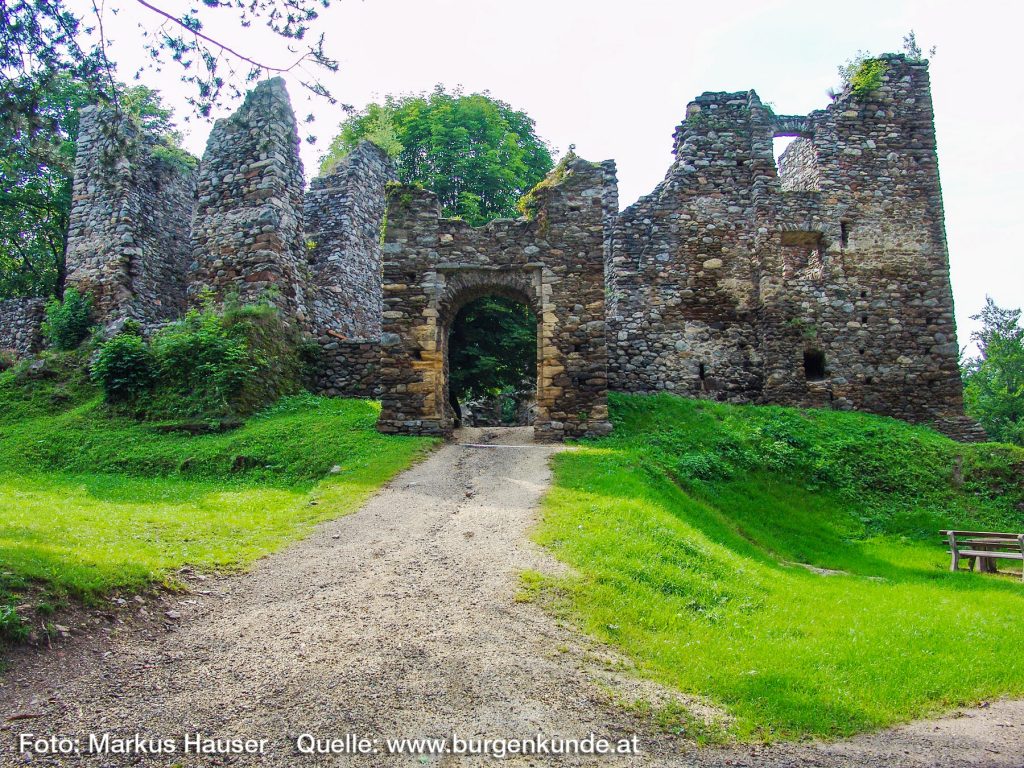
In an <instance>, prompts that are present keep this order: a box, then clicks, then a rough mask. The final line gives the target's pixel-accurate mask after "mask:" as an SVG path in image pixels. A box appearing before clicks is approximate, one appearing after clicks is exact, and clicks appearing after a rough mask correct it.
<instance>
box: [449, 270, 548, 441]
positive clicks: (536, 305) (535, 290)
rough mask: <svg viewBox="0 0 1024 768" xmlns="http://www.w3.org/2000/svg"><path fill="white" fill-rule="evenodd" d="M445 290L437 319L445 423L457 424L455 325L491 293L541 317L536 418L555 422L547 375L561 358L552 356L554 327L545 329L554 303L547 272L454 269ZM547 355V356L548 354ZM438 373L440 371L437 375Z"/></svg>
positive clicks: (538, 317)
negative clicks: (547, 292)
mask: <svg viewBox="0 0 1024 768" xmlns="http://www.w3.org/2000/svg"><path fill="white" fill-rule="evenodd" d="M444 285H445V287H444V289H443V290H442V291H441V292H440V294H439V298H438V307H437V309H438V314H437V319H436V328H437V331H436V333H437V343H438V349H439V351H440V355H439V357H440V361H441V363H442V367H441V370H440V373H439V378H437V379H436V380H437V383H438V386H439V391H438V396H439V397H440V398H441V402H442V408H443V409H444V414H445V423H446V424H447V423H449V422H451V423H454V418H455V414H454V413H453V412H452V407H451V396H450V391H449V390H450V387H451V350H450V348H449V340H450V335H451V329H452V325H453V324H454V323H455V319H456V317H458V314H459V311H460V310H461V309H462V308H463V307H465V306H466V305H467V304H470V303H471V302H473V301H475V300H477V299H482V298H485V297H487V296H501V297H504V298H507V299H511V300H512V301H516V302H519V303H520V304H523V305H525V306H527V307H528V308H529V309H530V311H531V312H532V313H533V314H534V316H535V317H536V318H537V326H536V329H535V333H536V360H537V378H536V384H535V388H536V395H537V414H536V421H537V422H539V423H541V424H546V423H548V422H550V421H551V418H550V412H551V408H552V406H553V405H554V399H555V398H554V396H555V394H556V392H554V391H553V379H552V377H551V376H550V375H545V372H546V371H551V370H553V369H554V368H555V367H556V365H557V360H554V359H552V356H553V353H554V351H555V347H554V345H553V343H552V338H551V333H550V327H549V328H548V329H547V331H546V330H545V327H544V323H543V322H542V318H543V317H544V312H545V311H547V312H549V313H550V312H551V311H552V309H553V308H552V307H551V305H550V302H548V305H547V306H545V303H544V296H543V290H542V285H543V275H542V273H541V271H540V270H502V271H495V270H480V269H464V268H463V269H459V268H456V269H453V270H450V271H447V272H446V274H445V279H444ZM545 350H546V352H545ZM545 354H546V355H547V357H545ZM434 375H435V376H437V375H438V374H434Z"/></svg>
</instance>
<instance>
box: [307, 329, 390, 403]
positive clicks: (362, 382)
mask: <svg viewBox="0 0 1024 768" xmlns="http://www.w3.org/2000/svg"><path fill="white" fill-rule="evenodd" d="M380 369H381V344H380V340H379V339H353V340H341V339H336V338H330V337H328V338H326V339H322V340H321V342H320V360H319V361H318V365H317V371H316V376H315V378H314V381H313V388H314V389H315V390H316V391H317V392H319V393H321V394H324V395H328V396H329V397H372V398H379V397H380V396H381V395H382V394H383V393H384V387H383V385H382V384H381V382H380Z"/></svg>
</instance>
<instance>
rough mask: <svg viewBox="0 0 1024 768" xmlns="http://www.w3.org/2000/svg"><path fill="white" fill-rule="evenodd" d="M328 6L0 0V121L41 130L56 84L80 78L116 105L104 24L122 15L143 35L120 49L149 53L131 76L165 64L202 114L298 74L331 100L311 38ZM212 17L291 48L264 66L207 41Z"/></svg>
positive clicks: (272, 0) (305, 0)
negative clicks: (170, 6)
mask: <svg viewBox="0 0 1024 768" xmlns="http://www.w3.org/2000/svg"><path fill="white" fill-rule="evenodd" d="M329 4H330V0H198V1H197V2H195V3H192V2H189V3H185V4H184V5H182V4H175V5H176V7H175V8H174V10H171V11H169V10H167V9H166V8H164V7H162V5H163V4H162V2H157V0H104V2H102V3H95V2H93V3H92V4H91V11H90V10H86V11H85V13H84V14H79V13H76V12H75V11H73V10H72V9H71V8H70V7H69V5H68V3H67V2H66V0H6V1H5V2H0V85H2V88H0V99H2V103H0V123H4V122H6V121H8V120H10V119H12V117H14V116H17V117H18V118H20V119H24V120H27V121H28V122H29V124H31V125H32V126H33V130H36V129H38V128H39V127H41V126H44V125H45V115H44V114H43V113H42V112H43V109H42V107H43V104H44V102H45V100H46V96H47V94H48V93H49V92H50V91H51V89H52V88H53V87H54V80H55V79H57V78H59V77H70V78H71V79H73V80H78V81H81V82H83V83H85V84H87V85H88V86H89V87H90V88H91V89H92V90H93V91H94V92H95V93H96V94H98V95H99V96H100V97H101V100H103V101H106V102H109V103H112V104H115V105H118V104H119V96H120V95H121V91H120V89H119V87H118V85H117V72H116V65H115V62H114V53H115V52H116V51H115V47H114V45H113V41H112V40H111V39H110V36H109V35H108V33H107V29H106V27H105V24H106V25H107V26H109V24H110V22H111V20H112V18H113V17H114V16H116V15H118V14H120V13H122V12H123V11H127V13H124V16H123V17H128V18H131V19H133V20H135V22H136V25H137V30H138V31H137V34H136V35H134V36H132V37H130V39H129V40H128V41H127V42H123V43H122V44H123V45H134V46H138V47H140V48H141V49H142V51H143V52H144V53H145V54H146V55H147V61H148V64H147V65H146V66H144V67H143V68H142V69H140V70H139V71H137V72H135V73H134V77H135V79H139V77H140V76H141V75H142V74H143V72H144V71H146V70H148V71H151V72H153V73H154V74H157V75H159V76H161V77H166V74H165V73H164V69H165V67H172V68H173V67H180V70H179V75H180V78H181V80H182V81H183V82H185V83H186V84H189V85H191V86H192V90H191V95H190V96H189V102H190V104H191V105H192V106H193V108H194V110H195V112H196V113H197V114H199V115H201V116H204V117H206V116H209V115H210V113H211V112H212V110H213V109H214V108H215V107H217V106H219V105H221V104H222V102H223V100H224V99H225V98H228V99H237V98H238V97H240V96H241V95H242V92H243V90H245V88H246V86H247V85H248V84H250V83H252V82H253V81H255V80H258V79H260V78H261V77H263V76H265V75H267V74H274V73H282V72H294V73H295V74H297V75H298V76H299V81H300V82H301V83H302V84H303V85H304V86H306V87H307V88H308V89H309V90H310V91H311V92H313V93H316V94H319V95H321V96H324V97H326V98H328V99H329V100H332V101H333V99H331V95H330V93H329V92H328V90H327V88H326V87H325V86H324V85H323V84H322V83H321V82H320V80H319V78H318V74H319V73H321V72H323V71H325V70H326V71H329V72H333V71H336V70H337V68H338V65H337V62H335V61H334V60H332V59H330V58H329V57H328V56H327V55H326V54H325V53H324V37H323V35H320V36H319V38H316V39H315V40H314V41H313V42H311V43H310V42H308V41H306V36H307V33H308V32H310V30H311V27H312V25H313V23H314V22H315V20H316V19H317V17H318V15H319V10H320V9H321V8H325V7H327V6H328V5H329ZM82 7H83V8H86V9H88V8H89V7H90V6H87V5H83V6H82ZM213 17H219V18H221V19H224V18H226V17H230V18H231V19H232V20H233V21H235V22H236V23H237V24H238V25H239V26H240V27H241V28H243V29H244V28H248V27H250V26H252V25H253V24H254V23H257V22H259V23H262V24H263V25H264V26H265V27H266V28H267V29H269V30H270V31H271V32H272V33H273V34H274V35H277V36H278V37H280V38H282V40H283V45H282V46H281V47H282V48H284V49H285V50H283V51H280V52H277V53H276V54H275V52H268V58H269V57H272V56H275V55H277V56H280V57H281V60H280V61H267V60H262V59H261V58H259V57H257V54H256V53H255V52H253V51H248V50H246V49H245V48H244V46H242V45H240V44H236V43H232V44H231V45H229V44H227V43H226V42H225V41H224V40H222V39H218V38H217V37H215V36H211V34H210V33H209V32H208V31H207V30H206V25H207V23H208V22H209V21H210V20H211V18H213Z"/></svg>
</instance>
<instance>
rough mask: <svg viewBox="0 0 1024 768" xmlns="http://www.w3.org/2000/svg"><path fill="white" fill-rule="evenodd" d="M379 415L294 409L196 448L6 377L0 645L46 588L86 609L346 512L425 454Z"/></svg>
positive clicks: (423, 443) (226, 561)
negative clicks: (21, 609)
mask: <svg viewBox="0 0 1024 768" xmlns="http://www.w3.org/2000/svg"><path fill="white" fill-rule="evenodd" d="M378 411H379V408H378V407H377V406H376V405H375V404H374V403H371V402H367V401H361V400H333V399H327V398H317V397H312V396H308V395H305V396H296V397H290V398H285V399H283V400H281V401H280V402H279V403H278V404H277V405H276V406H275V407H273V408H271V409H269V410H267V411H265V412H263V413H261V414H259V415H257V416H256V417H254V418H252V419H251V420H250V421H249V422H247V423H246V424H245V426H243V427H241V428H239V429H237V430H234V431H232V432H227V433H223V434H210V435H202V436H195V437H193V436H189V435H187V434H183V433H165V432H161V431H159V430H158V429H157V428H156V427H154V426H152V425H143V424H139V423H136V422H134V421H132V420H129V419H121V418H112V417H110V416H109V415H108V414H107V412H106V411H105V410H104V408H103V407H102V406H101V404H100V401H99V398H98V396H97V395H96V394H95V393H94V392H93V391H90V389H89V388H88V386H85V385H81V383H80V385H79V386H71V387H70V388H69V387H68V385H67V382H66V381H65V382H64V383H61V382H55V381H39V382H34V383H33V385H32V386H28V387H26V386H23V385H22V384H18V383H16V382H15V380H14V377H13V374H4V375H3V376H0V468H2V469H0V635H2V634H4V633H5V632H6V634H7V635H9V636H15V637H16V636H17V635H18V632H19V630H20V622H19V620H18V617H17V615H16V613H15V611H14V606H15V605H16V604H17V603H18V602H19V601H23V600H25V599H27V598H26V596H25V595H26V593H27V592H32V593H35V592H36V591H37V589H38V587H39V586H40V585H41V586H42V587H43V588H44V590H45V592H46V593H48V595H50V596H56V597H58V598H59V597H61V596H63V595H65V594H70V595H73V596H75V597H78V598H81V599H85V600H90V599H94V598H95V597H97V596H99V595H102V594H103V593H105V592H108V591H110V590H113V589H125V590H135V589H140V588H143V587H145V586H146V585H148V584H151V583H154V582H161V581H164V580H166V579H167V578H168V577H169V576H170V575H171V574H172V572H173V571H175V570H176V569H178V568H180V567H181V566H183V565H186V564H188V565H192V566H196V567H198V568H201V569H212V568H232V567H238V566H242V565H244V564H246V563H249V562H251V561H252V560H254V559H256V558H259V557H261V556H263V555H265V554H267V553H269V552H271V551H273V550H275V549H277V548H279V547H280V546H282V545H283V544H285V543H287V542H289V541H292V540H294V539H296V538H299V537H301V536H302V535H304V534H305V533H306V532H308V531H309V529H310V528H311V527H312V526H313V525H314V524H315V523H317V522H320V521H322V520H325V519H330V518H336V517H339V516H341V515H344V514H346V513H348V512H350V511H352V510H354V509H355V508H357V507H358V506H359V504H360V503H361V502H362V501H363V500H364V499H365V498H366V497H367V496H368V495H369V494H370V493H372V492H373V491H374V490H375V489H376V488H378V487H379V486H380V485H381V484H382V483H384V482H385V481H387V480H388V479H389V478H390V477H392V476H393V475H395V474H396V473H397V472H399V471H400V470H402V469H403V468H405V467H407V466H408V465H409V464H410V463H411V462H412V461H413V460H414V459H415V458H416V457H417V456H418V455H420V454H421V453H422V452H423V451H424V450H426V448H427V447H429V446H430V445H431V444H432V441H430V440H426V439H422V438H403V437H387V436H384V435H380V434H378V433H377V432H376V431H375V429H374V423H375V422H376V419H377V415H378ZM334 467H337V468H338V470H337V471H334V472H332V471H331V470H332V468H334ZM325 478H326V479H325ZM45 599H49V598H48V597H44V600H45Z"/></svg>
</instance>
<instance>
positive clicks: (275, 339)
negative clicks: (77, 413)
mask: <svg viewBox="0 0 1024 768" xmlns="http://www.w3.org/2000/svg"><path fill="white" fill-rule="evenodd" d="M307 346H308V345H307V344H306V343H305V342H304V341H303V339H302V337H301V335H300V334H299V333H298V332H297V331H296V330H295V329H294V328H291V327H289V326H288V325H286V324H285V323H284V321H283V320H282V318H281V316H280V314H279V313H278V311H277V310H276V309H275V308H274V307H272V306H270V305H269V304H258V305H247V306H228V307H227V308H226V309H225V310H224V311H223V312H218V311H217V310H215V309H214V308H213V307H212V306H208V307H207V308H205V309H204V310H202V311H197V310H193V311H191V312H189V313H188V314H187V315H186V316H185V317H184V318H183V319H181V320H179V321H177V322H175V323H171V324H170V325H167V326H165V327H164V328H162V329H160V330H159V331H158V332H157V333H155V334H154V335H153V338H152V340H151V341H150V342H149V343H147V342H146V341H145V340H144V339H143V338H142V337H141V336H140V335H138V333H137V331H136V328H135V327H134V326H131V327H129V326H128V325H126V326H125V329H124V331H123V332H122V333H121V334H119V335H117V336H115V337H114V338H112V339H111V340H110V341H108V342H106V344H104V345H103V346H102V348H101V350H100V353H99V355H98V356H97V358H96V360H95V362H94V363H93V365H92V373H93V378H94V380H95V381H97V382H98V383H100V384H101V385H102V386H103V390H104V394H105V399H106V401H107V403H109V404H112V405H117V406H124V407H126V408H127V410H129V411H130V412H132V413H134V415H136V416H137V417H140V418H144V419H152V420H160V419H173V420H177V419H189V420H211V421H212V420H223V419H232V420H233V419H235V418H237V417H239V416H246V415H248V414H251V413H253V412H255V411H257V410H259V409H260V408H263V407H264V406H266V405H268V404H269V403H272V402H273V401H275V400H277V399H278V398H279V397H281V396H282V395H289V394H294V393H296V392H298V391H299V390H300V389H301V382H302V379H303V375H304V372H305V366H304V364H303V361H304V359H305V358H306V357H307V356H308V351H307Z"/></svg>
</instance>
